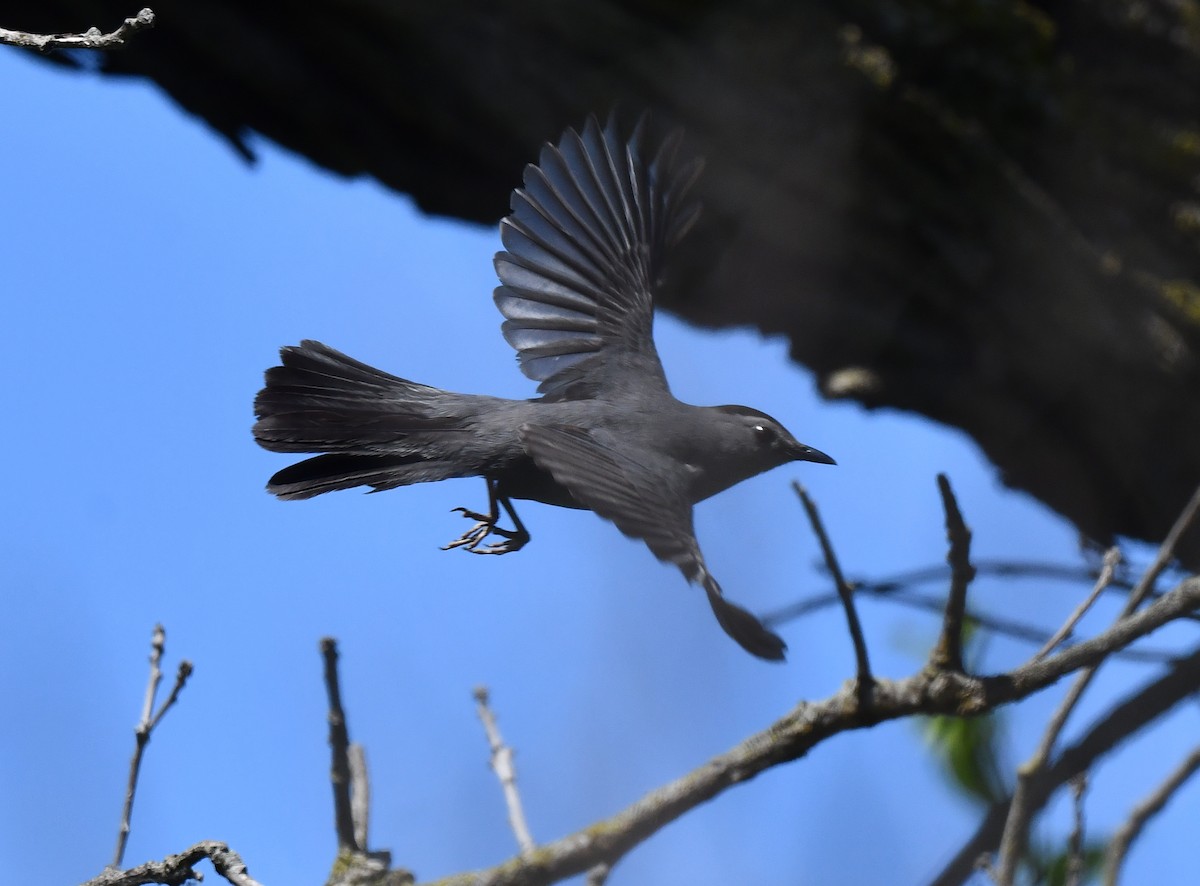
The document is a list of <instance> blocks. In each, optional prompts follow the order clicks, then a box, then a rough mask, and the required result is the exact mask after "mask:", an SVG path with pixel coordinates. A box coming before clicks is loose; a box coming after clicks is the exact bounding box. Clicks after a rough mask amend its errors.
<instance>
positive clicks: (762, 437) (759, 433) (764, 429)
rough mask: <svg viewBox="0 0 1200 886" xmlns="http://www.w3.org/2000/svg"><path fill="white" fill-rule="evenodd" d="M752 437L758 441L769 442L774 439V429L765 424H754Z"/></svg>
mask: <svg viewBox="0 0 1200 886" xmlns="http://www.w3.org/2000/svg"><path fill="white" fill-rule="evenodd" d="M753 427H754V437H755V439H757V440H758V442H759V443H770V442H771V441H773V440H774V439H775V431H774V429H773V428H770V427H768V426H767V425H762V424H759V425H754V426H753Z"/></svg>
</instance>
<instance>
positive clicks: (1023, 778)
mask: <svg viewBox="0 0 1200 886" xmlns="http://www.w3.org/2000/svg"><path fill="white" fill-rule="evenodd" d="M1197 512H1200V487H1197V488H1196V491H1195V492H1194V493H1192V497H1191V500H1190V501H1189V502H1188V504H1187V506H1186V507H1185V508H1184V509H1183V513H1181V514H1180V515H1179V518H1178V519H1177V520H1176V521H1175V525H1174V526H1172V527H1171V531H1170V532H1168V533H1167V537H1166V538H1165V539H1164V540H1163V543H1162V544H1161V545H1160V546H1159V549H1158V554H1157V555H1156V556H1155V558H1154V561H1153V562H1152V563H1151V564H1150V566H1149V567H1147V569H1146V571H1145V572H1144V573H1143V574H1142V577H1141V579H1140V580H1139V581H1138V583H1137V584H1136V585H1135V586H1134V589H1133V591H1132V592H1130V595H1129V599H1128V600H1127V601H1126V603H1125V606H1124V607H1122V609H1121V613H1120V614H1119V615H1118V616H1117V618H1116V621H1115V622H1114V625H1113V628H1114V629H1115V628H1117V627H1119V626H1120V625H1121V623H1122V622H1125V621H1128V620H1129V619H1130V618H1132V617H1133V614H1134V613H1135V612H1136V611H1137V608H1138V606H1139V605H1140V604H1141V602H1142V600H1143V599H1144V598H1145V597H1146V595H1147V594H1148V593H1149V592H1150V590H1151V589H1152V588H1153V587H1154V583H1155V581H1157V579H1158V576H1159V575H1161V574H1162V572H1163V570H1164V569H1166V568H1167V564H1169V563H1170V562H1171V560H1172V559H1174V556H1175V545H1176V543H1177V542H1178V541H1179V538H1180V536H1182V535H1183V533H1184V532H1186V531H1187V529H1188V527H1189V526H1190V525H1191V524H1192V521H1193V520H1194V519H1195V518H1196V514H1197ZM1185 584H1186V582H1185ZM1103 660H1104V657H1101V658H1100V659H1099V660H1097V661H1096V662H1095V663H1093V664H1091V665H1089V666H1088V667H1086V668H1084V669H1083V670H1081V671H1080V672H1079V673H1078V674H1077V675H1076V676H1075V681H1074V682H1073V683H1072V684H1071V688H1070V689H1068V690H1067V694H1066V696H1065V697H1064V698H1063V700H1062V702H1061V703H1060V704H1059V706H1058V709H1057V710H1055V712H1054V714H1053V715H1052V716H1051V718H1050V722H1049V724H1048V725H1047V726H1046V731H1045V733H1044V734H1043V735H1042V739H1041V741H1040V742H1039V744H1038V747H1037V750H1035V751H1034V753H1033V756H1032V757H1030V759H1029V760H1027V761H1026V762H1025V763H1024V764H1022V765H1021V766H1019V767H1018V768H1017V783H1016V788H1015V789H1014V791H1013V799H1012V804H1011V806H1010V808H1009V814H1008V821H1007V822H1006V823H1005V826H1004V836H1003V838H1002V839H1001V841H1000V859H999V863H998V864H997V865H996V881H997V882H998V883H999V884H1000V886H1011V884H1012V883H1013V882H1014V880H1015V878H1016V872H1017V864H1018V862H1019V861H1020V858H1021V855H1022V853H1023V852H1024V849H1025V843H1026V839H1027V836H1028V833H1029V823H1030V820H1031V818H1032V815H1033V809H1032V804H1031V803H1030V802H1029V784H1030V782H1031V781H1032V780H1033V778H1034V777H1035V776H1036V775H1037V774H1038V773H1039V772H1040V771H1041V770H1043V769H1045V767H1046V766H1047V764H1048V763H1049V760H1050V754H1051V752H1052V751H1053V749H1054V745H1055V744H1056V743H1057V741H1058V737H1059V735H1060V734H1061V732H1062V730H1063V727H1064V726H1065V725H1066V722H1067V719H1068V718H1069V717H1070V715H1071V712H1072V711H1074V709H1075V706H1076V705H1077V704H1078V703H1079V699H1080V698H1082V697H1083V694H1084V692H1086V691H1087V688H1088V686H1089V685H1090V684H1091V682H1092V678H1093V677H1094V676H1095V675H1096V671H1097V669H1098V668H1099V667H1100V665H1101V663H1102V662H1103Z"/></svg>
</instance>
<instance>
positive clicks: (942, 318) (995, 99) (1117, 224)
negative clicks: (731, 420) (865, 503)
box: [0, 0, 1200, 567]
mask: <svg viewBox="0 0 1200 886" xmlns="http://www.w3.org/2000/svg"><path fill="white" fill-rule="evenodd" d="M153 8H154V11H155V13H156V15H157V22H156V27H155V30H153V31H151V32H147V33H146V34H143V35H139V38H138V39H136V40H133V41H130V44H129V45H128V46H127V47H126V48H125V49H123V50H122V51H121V52H114V53H108V54H105V55H104V56H103V57H102V58H101V60H100V67H101V70H103V71H104V72H106V73H109V74H131V75H135V76H141V77H147V78H150V79H152V80H154V81H156V82H157V83H158V84H159V85H160V86H161V87H162V88H163V89H164V90H165V91H166V92H167V93H168V94H169V95H171V96H172V98H174V100H175V101H176V102H178V104H179V105H180V106H182V107H183V108H185V109H186V110H188V111H189V112H190V113H193V114H195V115H197V116H199V117H201V118H203V119H204V120H206V121H207V122H208V124H209V125H210V126H212V127H213V129H214V130H216V131H217V132H218V133H220V134H221V135H222V136H223V137H224V138H225V139H227V140H228V141H229V142H230V143H231V144H232V145H234V146H235V147H236V149H237V150H239V151H241V152H242V153H243V154H244V155H246V156H247V157H248V158H249V157H252V156H253V154H252V150H251V148H250V147H249V145H248V136H249V135H250V134H251V133H258V134H261V135H263V136H265V137H267V138H270V139H272V140H274V141H276V142H278V143H279V144H281V145H284V146H286V147H287V148H289V149H291V150H294V151H297V152H299V153H301V154H304V155H306V156H307V157H309V158H311V159H312V160H313V161H314V162H316V163H319V164H321V165H323V166H325V167H327V168H329V169H331V170H334V171H336V172H338V173H341V174H344V175H370V176H373V177H375V178H377V179H378V180H379V181H381V182H383V183H384V184H385V185H387V186H389V187H391V188H394V189H395V190H397V191H400V192H404V193H408V194H411V195H412V196H413V198H414V199H415V200H416V202H417V203H418V205H419V206H421V207H422V208H423V209H425V210H426V211H429V212H431V213H437V214H441V215H450V216H457V217H460V218H464V219H469V220H473V221H478V222H486V223H494V222H495V221H497V220H498V219H499V218H500V217H501V216H502V215H503V214H504V213H505V211H506V209H507V202H508V194H509V191H510V190H511V189H512V188H513V187H514V185H516V184H517V183H518V182H519V179H520V172H521V169H522V168H523V166H524V164H525V163H527V162H529V161H530V160H532V159H534V158H535V157H536V154H537V150H538V146H539V145H540V143H541V142H543V141H545V140H548V139H551V138H554V137H556V136H557V135H558V133H559V132H560V131H561V130H562V128H564V127H565V126H567V125H579V124H580V123H582V121H583V119H584V118H585V116H586V115H587V114H588V113H592V112H595V113H598V114H600V115H601V116H603V115H605V114H606V113H607V112H608V111H609V110H610V109H612V108H614V107H616V108H618V109H620V110H621V111H622V113H624V114H626V115H627V116H629V117H631V118H632V117H633V116H635V115H636V114H637V113H639V112H640V111H641V110H642V109H645V108H649V109H651V110H653V111H654V112H655V113H656V114H657V115H658V116H660V117H662V118H664V119H666V120H668V121H671V122H675V123H679V124H681V125H683V126H684V127H686V130H687V132H688V139H689V144H688V147H689V149H690V150H693V151H696V152H698V153H701V154H703V155H704V156H705V157H706V160H707V166H706V172H705V174H704V176H703V178H702V179H701V182H700V188H699V190H700V194H701V197H702V199H703V201H704V204H705V211H704V214H703V216H702V218H701V222H700V224H699V226H698V227H697V229H696V231H695V232H694V234H693V235H692V236H691V237H690V238H689V241H688V242H687V243H686V245H685V246H684V247H683V253H684V254H683V255H681V256H680V261H679V262H678V263H677V268H676V270H677V273H676V274H675V276H674V277H673V279H672V280H671V281H670V284H669V286H668V288H667V291H666V293H665V294H664V297H663V299H662V304H663V306H664V307H666V308H667V309H669V310H671V311H673V312H675V313H677V314H679V315H680V316H682V317H684V318H686V319H688V320H690V321H692V322H695V323H699V324H703V325H709V326H734V325H752V326H754V327H757V328H758V329H759V330H761V331H762V332H764V333H770V334H783V335H785V336H787V338H788V341H789V342H790V350H791V356H792V357H793V358H794V359H795V360H796V361H797V362H798V363H801V364H803V365H805V366H807V367H810V368H811V369H812V370H813V371H814V372H815V373H816V375H817V378H818V380H819V383H820V385H821V388H822V390H823V391H824V392H825V394H826V395H828V396H830V397H839V398H852V399H854V400H857V401H859V402H861V403H863V404H865V405H867V406H869V407H891V408H896V409H904V410H908V411H911V412H915V413H918V414H921V415H924V416H927V417H929V418H931V419H933V420H935V421H938V422H941V423H944V424H947V425H950V426H953V427H957V428H960V429H962V430H963V431H965V432H966V433H967V434H969V435H970V436H971V437H972V438H973V439H974V440H975V441H976V442H977V443H978V444H979V445H980V446H981V447H982V449H983V450H984V451H985V452H986V454H987V456H988V457H989V458H990V459H991V460H992V461H993V462H994V464H995V465H996V466H997V468H998V469H999V471H1000V472H1001V475H1002V477H1003V479H1004V481H1005V482H1006V483H1008V484H1009V485H1011V486H1013V487H1016V488H1019V489H1023V490H1026V491H1028V492H1030V493H1032V494H1033V495H1035V496H1036V497H1037V498H1039V499H1041V500H1042V501H1043V502H1045V503H1046V504H1048V505H1049V506H1050V507H1052V508H1054V509H1055V510H1057V511H1058V512H1060V513H1062V514H1064V515H1065V516H1067V517H1068V518H1070V519H1071V520H1072V521H1073V522H1074V523H1075V524H1076V525H1078V527H1079V528H1080V529H1081V531H1083V532H1084V533H1086V534H1087V535H1089V536H1091V537H1093V538H1095V539H1097V540H1099V541H1108V540H1109V539H1110V538H1111V537H1112V536H1113V535H1127V536H1133V537H1137V538H1146V539H1153V540H1160V539H1161V538H1162V537H1163V536H1164V535H1165V534H1166V532H1167V529H1168V528H1169V526H1170V524H1171V521H1172V520H1173V518H1174V516H1175V515H1176V514H1177V513H1178V512H1179V511H1180V509H1181V508H1182V506H1183V504H1184V502H1185V501H1186V499H1187V496H1188V494H1189V493H1190V491H1191V490H1192V489H1193V488H1194V487H1195V486H1196V484H1197V483H1198V482H1200V445H1198V443H1200V364H1198V357H1200V2H1197V0H1145V2H1138V3H1131V2H1119V0H1058V2H1055V0H1041V2H1024V3H1023V2H1015V0H1014V2H995V0H960V2H951V0H929V2H915V0H913V2H904V0H890V2H888V0H851V2H840V3H833V2H828V0H825V2H810V3H798V2H794V0H750V2H733V0H689V2H678V0H657V2H656V0H638V2H635V0H524V2H515V3H491V2H485V0H457V2H453V0H452V2H444V3H411V2H400V0H396V2H386V3H385V2H378V3H376V2H366V0H356V2H336V3H335V2H318V3H310V4H290V5H282V4H280V5H275V4H250V3H237V2H233V0H224V2H222V0H187V2H182V0H163V2H161V3H159V4H156V5H155V6H154V7H153ZM136 11H137V10H136V9H135V8H134V7H133V6H131V5H129V4H126V3H120V2H115V0H92V2H88V0H76V2H66V0H38V2H36V3H34V2H28V0H27V2H12V0H0V25H3V26H5V27H8V28H19V29H23V30H29V31H37V32H42V33H48V32H55V31H77V30H82V29H85V28H87V27H90V26H92V25H96V26H99V27H101V28H102V29H104V28H106V27H109V26H112V25H115V24H116V23H119V22H120V21H121V19H122V18H124V17H126V16H129V15H133V14H134V13H136ZM48 58H50V59H51V60H56V61H59V62H62V63H71V60H72V57H71V56H68V55H65V54H62V53H58V54H51V55H50V56H48ZM456 297H457V296H456ZM879 445H880V446H886V445H887V441H886V440H880V441H879ZM1180 552H1181V554H1182V555H1183V557H1184V559H1185V561H1187V562H1188V563H1189V565H1190V566H1192V567H1197V566H1200V533H1196V532H1193V533H1192V535H1191V536H1190V538H1188V539H1185V540H1184V542H1183V543H1182V544H1181V545H1180Z"/></svg>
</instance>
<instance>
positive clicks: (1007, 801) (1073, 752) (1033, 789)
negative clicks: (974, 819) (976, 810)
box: [931, 578, 1200, 886]
mask: <svg viewBox="0 0 1200 886" xmlns="http://www.w3.org/2000/svg"><path fill="white" fill-rule="evenodd" d="M1191 581H1193V582H1194V581H1197V579H1195V578H1193V579H1191ZM1197 685H1200V648H1197V649H1196V650H1195V651H1194V652H1192V654H1191V655H1189V656H1187V657H1186V658H1182V659H1180V660H1179V661H1177V662H1176V663H1175V664H1174V665H1173V666H1172V667H1171V668H1170V669H1169V670H1168V671H1167V672H1166V673H1165V674H1164V675H1163V676H1161V677H1159V678H1158V679H1156V680H1154V681H1152V682H1150V683H1147V684H1145V685H1144V686H1140V687H1138V688H1137V689H1135V690H1134V691H1133V692H1131V693H1129V695H1127V696H1126V697H1125V698H1124V699H1123V700H1122V701H1121V702H1119V703H1118V704H1116V705H1114V706H1113V707H1112V708H1110V709H1109V710H1108V711H1107V712H1106V713H1105V714H1103V715H1102V716H1101V717H1099V718H1098V719H1097V720H1095V721H1094V722H1093V723H1092V724H1091V725H1090V726H1089V727H1088V729H1087V730H1086V731H1085V732H1084V734H1083V736H1082V737H1081V738H1080V739H1079V740H1078V741H1076V742H1075V744H1073V745H1072V746H1070V747H1069V748H1067V749H1066V750H1064V751H1062V752H1061V753H1059V755H1058V759H1057V760H1055V761H1054V763H1053V764H1051V765H1050V766H1049V767H1048V768H1047V769H1044V770H1042V771H1041V772H1040V773H1039V774H1037V775H1035V776H1033V777H1032V778H1031V779H1030V781H1029V787H1028V790H1029V794H1028V796H1029V803H1030V805H1031V806H1033V807H1035V808H1041V807H1042V806H1043V805H1045V803H1046V802H1047V801H1048V800H1049V799H1050V797H1051V796H1053V794H1054V792H1055V791H1057V790H1058V789H1059V788H1060V787H1061V786H1062V785H1064V784H1066V783H1067V782H1068V781H1070V780H1071V779H1072V778H1074V777H1075V776H1076V775H1079V774H1080V773H1083V772H1086V771H1088V770H1089V769H1090V768H1092V767H1093V766H1095V764H1096V763H1097V761H1099V760H1100V759H1101V758H1102V757H1103V756H1104V755H1105V754H1107V753H1109V752H1110V751H1112V750H1113V748H1115V747H1116V746H1117V745H1119V744H1121V743H1122V742H1124V741H1126V740H1128V739H1129V737H1130V736H1132V735H1135V734H1136V733H1137V732H1139V731H1140V730H1142V729H1145V728H1146V727H1147V726H1150V725H1152V724H1153V723H1155V722H1156V721H1157V720H1158V719H1159V718H1160V717H1162V716H1163V715H1164V714H1165V713H1167V712H1168V711H1170V710H1171V709H1172V708H1173V707H1175V705H1177V704H1179V703H1180V702H1181V701H1184V700H1186V699H1188V698H1191V697H1193V696H1194V695H1195V693H1196V686H1197ZM1011 805H1012V798H1011V797H1005V798H1004V799H1002V800H999V801H997V802H996V803H993V804H992V806H991V807H990V808H989V809H988V811H987V813H986V814H985V815H984V817H983V820H982V821H981V822H980V823H979V826H978V827H977V828H976V830H975V833H974V834H972V835H971V838H970V839H969V840H967V841H966V843H964V844H963V845H962V846H961V847H960V848H959V850H958V852H956V853H955V855H954V857H953V858H952V859H951V860H950V862H949V863H948V864H947V865H946V866H945V867H944V868H943V869H942V871H941V873H940V874H938V876H937V877H935V878H934V879H933V880H932V881H931V886H957V884H961V883H965V882H967V881H968V880H969V879H970V877H971V876H972V873H973V872H974V870H975V868H976V865H977V863H978V861H979V859H980V858H984V857H986V853H989V852H993V851H995V849H996V848H997V847H998V846H999V844H1000V840H1001V838H1002V836H1003V833H1004V826H1005V823H1006V821H1007V819H1008V813H1009V808H1010V807H1011Z"/></svg>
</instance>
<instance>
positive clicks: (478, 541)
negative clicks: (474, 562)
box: [442, 508, 529, 554]
mask: <svg viewBox="0 0 1200 886" xmlns="http://www.w3.org/2000/svg"><path fill="white" fill-rule="evenodd" d="M453 511H457V512H458V513H460V514H462V515H463V516H464V517H466V518H467V519H468V520H476V521H478V522H476V524H475V525H474V526H472V527H471V528H470V529H468V530H467V531H466V532H464V533H463V534H462V535H461V536H459V537H458V538H456V539H455V540H454V541H452V542H450V544H448V545H445V546H443V547H442V550H443V551H449V550H451V549H453V548H466V549H467V550H468V551H470V552H471V553H472V554H511V553H512V552H513V551H519V550H520V549H521V548H522V547H524V546H525V542H527V541H529V536H528V535H527V534H526V533H523V532H513V531H512V530H509V529H501V528H500V527H499V526H497V525H496V518H495V517H492V516H490V515H488V514H480V513H477V512H475V511H469V510H467V509H466V508H454V509H453ZM489 535H498V536H500V537H501V538H502V539H503V540H502V541H497V542H493V543H492V544H489V545H484V546H483V547H480V545H482V544H483V541H484V539H486V538H487V537H488V536H489Z"/></svg>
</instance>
